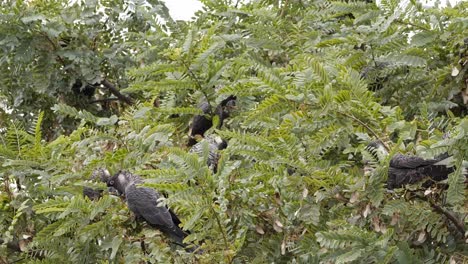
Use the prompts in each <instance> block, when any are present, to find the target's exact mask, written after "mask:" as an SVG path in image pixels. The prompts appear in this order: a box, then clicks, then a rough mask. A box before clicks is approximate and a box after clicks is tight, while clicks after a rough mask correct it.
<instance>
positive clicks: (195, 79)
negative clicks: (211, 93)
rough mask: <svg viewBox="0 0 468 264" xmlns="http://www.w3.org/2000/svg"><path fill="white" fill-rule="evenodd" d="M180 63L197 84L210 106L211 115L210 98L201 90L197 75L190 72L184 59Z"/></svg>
mask: <svg viewBox="0 0 468 264" xmlns="http://www.w3.org/2000/svg"><path fill="white" fill-rule="evenodd" d="M182 65H184V67H185V69H186V70H187V72H188V75H189V76H190V78H192V79H193V80H194V81H195V84H196V85H197V87H198V90H200V92H201V93H202V94H203V96H204V97H205V100H206V102H207V103H208V106H209V107H210V115H213V111H211V103H210V100H209V98H208V94H206V92H205V91H204V90H203V86H202V85H201V83H200V81H199V80H198V78H197V76H196V75H195V74H194V73H193V72H192V70H190V67H189V66H188V65H187V64H186V63H185V61H182Z"/></svg>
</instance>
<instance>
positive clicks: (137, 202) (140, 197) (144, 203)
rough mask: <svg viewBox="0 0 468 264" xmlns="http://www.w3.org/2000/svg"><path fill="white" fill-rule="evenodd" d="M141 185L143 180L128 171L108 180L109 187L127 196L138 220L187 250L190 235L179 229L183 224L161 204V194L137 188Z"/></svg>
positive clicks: (148, 189)
mask: <svg viewBox="0 0 468 264" xmlns="http://www.w3.org/2000/svg"><path fill="white" fill-rule="evenodd" d="M141 183H143V180H142V179H141V178H140V177H139V176H137V175H134V174H131V173H130V172H126V171H120V172H118V173H117V174H115V175H114V176H112V177H111V178H109V179H108V180H107V186H108V187H114V188H115V189H117V191H118V192H119V194H121V195H122V194H123V195H125V199H126V201H127V205H128V208H129V209H130V210H131V211H132V212H133V213H134V214H135V216H136V217H137V218H142V219H144V220H145V221H146V222H147V223H148V224H149V225H151V226H153V227H155V228H157V229H159V230H161V232H163V233H164V234H165V235H167V236H168V237H170V238H171V239H172V240H173V241H174V242H175V243H176V244H178V245H180V246H183V247H185V248H187V245H186V244H184V243H183V240H184V238H185V237H186V236H187V235H188V233H187V232H185V231H183V230H182V229H181V228H180V227H179V224H180V223H181V222H180V220H179V218H178V217H177V216H176V215H175V214H174V213H173V212H172V211H171V210H169V209H168V208H167V207H166V206H163V205H161V204H160V200H159V199H160V198H161V197H163V196H162V195H161V194H160V193H158V192H157V191H155V190H154V189H152V188H147V187H140V186H137V184H141ZM187 249H188V248H187ZM188 250H190V249H188Z"/></svg>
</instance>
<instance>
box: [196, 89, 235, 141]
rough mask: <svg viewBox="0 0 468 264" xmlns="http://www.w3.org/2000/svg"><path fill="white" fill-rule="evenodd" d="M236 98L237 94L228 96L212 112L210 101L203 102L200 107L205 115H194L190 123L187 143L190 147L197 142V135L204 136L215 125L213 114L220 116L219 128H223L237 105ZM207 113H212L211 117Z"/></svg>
mask: <svg viewBox="0 0 468 264" xmlns="http://www.w3.org/2000/svg"><path fill="white" fill-rule="evenodd" d="M236 100H237V97H236V96H234V95H230V96H228V98H226V99H224V100H223V101H221V103H219V104H218V106H216V109H215V111H214V113H211V107H210V104H209V103H208V102H203V103H202V104H201V105H200V106H199V108H200V109H201V110H202V111H203V115H196V116H194V117H193V119H192V122H191V124H190V131H189V142H188V144H187V145H188V146H189V147H191V146H193V145H195V144H196V143H197V140H196V139H195V136H196V135H200V136H202V137H203V136H204V135H205V132H206V131H207V130H208V129H210V128H211V127H212V126H213V121H212V118H213V115H212V114H214V115H216V116H218V118H219V124H218V127H217V128H221V126H222V125H223V122H224V120H225V119H226V118H228V117H229V115H230V113H231V112H232V110H233V109H234V108H235V107H236ZM206 115H211V117H207V116H206Z"/></svg>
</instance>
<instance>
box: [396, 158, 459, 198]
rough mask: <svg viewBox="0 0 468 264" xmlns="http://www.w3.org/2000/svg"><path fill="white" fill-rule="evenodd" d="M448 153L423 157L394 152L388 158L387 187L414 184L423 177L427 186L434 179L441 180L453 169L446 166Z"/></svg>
mask: <svg viewBox="0 0 468 264" xmlns="http://www.w3.org/2000/svg"><path fill="white" fill-rule="evenodd" d="M448 159H449V157H448V154H447V153H445V154H442V155H440V156H438V157H436V158H434V159H423V158H420V157H416V156H408V155H402V154H396V155H395V156H393V158H392V159H391V160H390V166H389V168H388V180H387V189H389V190H392V189H394V188H400V187H402V186H404V185H406V184H414V183H417V182H420V181H422V180H424V179H428V180H429V181H427V182H425V183H424V184H423V186H427V187H429V186H430V185H431V183H432V182H434V181H442V180H445V179H447V178H448V175H449V174H450V173H452V172H453V171H454V170H455V169H454V167H447V166H446V165H447V163H448Z"/></svg>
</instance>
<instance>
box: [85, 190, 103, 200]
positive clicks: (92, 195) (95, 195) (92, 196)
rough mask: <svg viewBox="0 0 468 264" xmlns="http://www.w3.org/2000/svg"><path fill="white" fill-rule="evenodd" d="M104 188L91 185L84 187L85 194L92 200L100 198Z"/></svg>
mask: <svg viewBox="0 0 468 264" xmlns="http://www.w3.org/2000/svg"><path fill="white" fill-rule="evenodd" d="M102 192H103V190H97V189H93V188H90V187H84V188H83V196H86V197H88V198H89V199H90V200H91V201H95V200H99V198H101V196H102Z"/></svg>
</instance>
